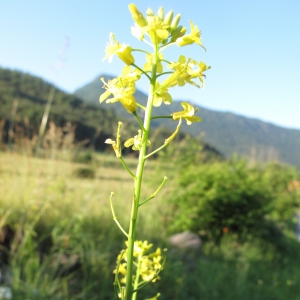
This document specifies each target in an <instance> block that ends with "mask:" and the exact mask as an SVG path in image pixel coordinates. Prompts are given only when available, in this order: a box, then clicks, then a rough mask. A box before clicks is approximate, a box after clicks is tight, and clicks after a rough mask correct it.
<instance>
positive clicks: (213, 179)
mask: <svg viewBox="0 0 300 300" xmlns="http://www.w3.org/2000/svg"><path fill="white" fill-rule="evenodd" d="M275 199H276V192H274V190H273V187H272V185H270V184H269V178H268V176H266V175H265V172H264V170H263V169H262V168H258V167H248V164H247V161H246V160H238V159H232V160H230V161H226V162H217V163H214V164H209V165H202V166H195V167H189V168H185V169H183V170H182V171H181V176H180V179H179V182H178V185H177V188H176V189H175V192H174V193H173V194H172V196H171V197H170V202H171V207H172V208H171V210H170V211H169V214H170V215H172V216H173V217H172V222H168V225H167V226H168V228H169V231H170V232H178V231H183V230H190V231H193V232H197V233H200V234H202V235H203V236H204V239H208V240H211V241H213V242H214V243H216V244H219V243H220V241H221V238H222V237H223V236H224V235H225V234H226V235H227V236H228V235H229V236H230V235H231V236H232V237H234V239H235V240H237V242H245V241H249V240H252V239H259V240H261V241H265V242H267V243H271V244H273V245H280V237H281V232H280V230H279V229H278V227H277V226H276V224H275V222H274V221H273V220H272V218H271V214H272V212H273V210H274V209H276V207H275V205H274V203H275ZM167 219H168V218H167Z"/></svg>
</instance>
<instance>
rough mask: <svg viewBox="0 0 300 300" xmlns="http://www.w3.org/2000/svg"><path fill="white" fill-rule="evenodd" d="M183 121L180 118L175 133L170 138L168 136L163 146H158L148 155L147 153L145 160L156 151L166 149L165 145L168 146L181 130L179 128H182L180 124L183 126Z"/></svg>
mask: <svg viewBox="0 0 300 300" xmlns="http://www.w3.org/2000/svg"><path fill="white" fill-rule="evenodd" d="M181 122H182V121H181V119H179V123H178V125H177V128H176V130H175V131H174V133H173V134H172V135H171V136H170V137H169V138H167V139H166V140H165V143H164V144H163V145H162V146H161V147H159V148H157V149H156V150H154V151H153V152H151V153H149V154H148V155H146V156H145V160H146V159H147V158H149V157H150V156H152V155H153V154H155V153H157V152H159V151H160V150H162V149H164V148H165V147H167V146H168V145H169V144H170V143H171V141H172V140H173V139H174V137H175V136H176V134H177V133H178V131H179V128H180V126H181Z"/></svg>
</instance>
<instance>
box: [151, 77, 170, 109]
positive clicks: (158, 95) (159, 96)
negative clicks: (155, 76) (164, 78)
mask: <svg viewBox="0 0 300 300" xmlns="http://www.w3.org/2000/svg"><path fill="white" fill-rule="evenodd" d="M155 87H156V90H158V91H157V92H155V94H154V97H153V106H155V107H159V106H160V105H161V104H162V102H164V103H165V104H167V105H169V104H171V103H172V101H173V100H172V96H171V95H170V94H169V93H168V87H167V85H165V86H163V85H160V84H159V82H158V81H157V82H156V84H155Z"/></svg>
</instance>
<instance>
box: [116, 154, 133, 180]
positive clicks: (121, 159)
mask: <svg viewBox="0 0 300 300" xmlns="http://www.w3.org/2000/svg"><path fill="white" fill-rule="evenodd" d="M119 159H120V161H121V164H122V165H123V167H124V168H125V170H127V172H128V173H129V174H130V175H131V176H132V177H133V178H135V175H134V174H133V173H132V172H131V171H130V170H129V168H128V167H127V165H126V163H125V161H124V159H123V157H122V156H121V157H119Z"/></svg>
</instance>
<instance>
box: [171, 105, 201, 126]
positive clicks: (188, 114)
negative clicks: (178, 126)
mask: <svg viewBox="0 0 300 300" xmlns="http://www.w3.org/2000/svg"><path fill="white" fill-rule="evenodd" d="M181 106H182V107H183V111H179V112H175V113H172V114H171V116H172V117H173V120H179V119H185V120H186V123H187V124H188V125H191V124H192V123H193V122H201V121H202V119H201V118H200V117H197V116H194V114H195V112H196V111H197V110H196V111H195V109H194V107H193V106H192V105H190V104H189V103H187V102H181Z"/></svg>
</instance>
